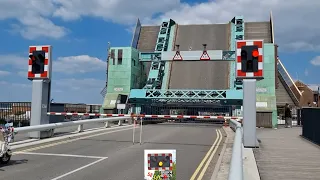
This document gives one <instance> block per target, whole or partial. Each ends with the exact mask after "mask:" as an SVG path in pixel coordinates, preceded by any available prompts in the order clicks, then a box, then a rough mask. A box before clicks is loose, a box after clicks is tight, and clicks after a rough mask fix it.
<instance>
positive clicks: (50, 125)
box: [14, 117, 131, 136]
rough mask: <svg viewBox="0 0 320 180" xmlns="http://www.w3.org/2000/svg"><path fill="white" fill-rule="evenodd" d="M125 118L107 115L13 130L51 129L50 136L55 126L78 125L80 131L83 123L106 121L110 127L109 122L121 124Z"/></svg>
mask: <svg viewBox="0 0 320 180" xmlns="http://www.w3.org/2000/svg"><path fill="white" fill-rule="evenodd" d="M126 119H129V120H130V121H131V118H128V117H109V118H99V119H85V120H78V121H70V122H61V123H52V124H42V125H34V126H26V127H19V128H15V129H14V132H15V133H28V132H35V131H52V134H51V136H53V134H54V129H56V128H62V127H68V126H77V125H78V131H79V132H81V131H83V125H84V124H89V123H98V122H105V123H106V124H105V127H110V124H109V122H113V121H119V125H122V121H123V120H126ZM130 123H131V122H130Z"/></svg>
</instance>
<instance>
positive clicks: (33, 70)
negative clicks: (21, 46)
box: [28, 45, 52, 80]
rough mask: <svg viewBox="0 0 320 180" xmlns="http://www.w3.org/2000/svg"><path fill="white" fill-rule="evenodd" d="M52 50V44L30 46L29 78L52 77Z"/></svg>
mask: <svg viewBox="0 0 320 180" xmlns="http://www.w3.org/2000/svg"><path fill="white" fill-rule="evenodd" d="M51 50H52V47H51V46H50V45H44V46H29V63H28V79H29V80H33V79H45V80H50V79H51V70H52V63H51V53H52V52H51Z"/></svg>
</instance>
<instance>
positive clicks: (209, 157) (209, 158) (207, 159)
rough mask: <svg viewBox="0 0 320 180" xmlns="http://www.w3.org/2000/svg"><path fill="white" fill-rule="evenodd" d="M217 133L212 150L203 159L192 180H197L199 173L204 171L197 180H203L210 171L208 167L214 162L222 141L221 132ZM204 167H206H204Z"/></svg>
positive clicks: (217, 131)
mask: <svg viewBox="0 0 320 180" xmlns="http://www.w3.org/2000/svg"><path fill="white" fill-rule="evenodd" d="M216 133H217V138H216V140H215V141H214V143H213V145H212V146H211V148H210V149H209V151H208V152H207V154H206V156H205V157H204V158H203V159H202V161H201V163H200V164H199V166H198V167H197V169H196V171H195V172H194V173H193V175H192V176H191V178H190V180H195V179H196V177H197V175H198V173H199V171H200V170H201V169H202V171H201V172H200V174H199V176H198V178H197V180H201V179H202V178H203V176H204V174H205V172H206V171H207V169H208V166H209V164H210V162H211V161H212V159H213V157H214V155H215V154H216V152H217V150H218V147H219V145H220V143H221V141H222V133H221V131H220V130H217V129H216ZM205 162H206V164H205V165H204V163H205ZM203 165H204V166H203Z"/></svg>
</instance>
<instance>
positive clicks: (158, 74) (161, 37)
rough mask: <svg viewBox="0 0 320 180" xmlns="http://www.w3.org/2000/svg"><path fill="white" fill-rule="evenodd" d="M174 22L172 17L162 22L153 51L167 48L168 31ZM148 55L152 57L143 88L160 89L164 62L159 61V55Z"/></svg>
mask: <svg viewBox="0 0 320 180" xmlns="http://www.w3.org/2000/svg"><path fill="white" fill-rule="evenodd" d="M174 24H175V22H174V21H173V20H172V19H170V20H167V21H163V22H162V24H161V26H160V31H159V34H158V38H157V43H156V47H155V52H162V51H167V50H168V44H169V38H170V31H171V27H172V26H173V25H174ZM150 57H151V58H153V59H152V62H151V67H150V71H149V76H148V80H147V83H146V85H145V86H144V87H143V89H161V87H162V80H163V76H164V74H165V71H164V70H165V62H163V61H160V60H161V57H160V58H158V56H157V55H155V54H153V56H152V55H151V56H150Z"/></svg>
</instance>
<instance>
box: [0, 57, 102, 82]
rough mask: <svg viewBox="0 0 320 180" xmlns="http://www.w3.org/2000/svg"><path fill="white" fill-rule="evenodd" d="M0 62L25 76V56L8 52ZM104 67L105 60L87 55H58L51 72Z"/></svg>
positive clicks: (84, 70) (26, 64) (82, 71)
mask: <svg viewBox="0 0 320 180" xmlns="http://www.w3.org/2000/svg"><path fill="white" fill-rule="evenodd" d="M0 62H1V63H0V66H8V65H9V66H11V67H12V68H14V69H17V70H20V71H18V75H20V76H21V77H27V70H28V61H27V58H24V57H22V56H17V55H10V54H9V55H0ZM106 67H107V63H106V62H105V61H103V60H101V59H99V58H96V57H91V56H89V55H79V56H67V57H58V58H57V59H56V60H53V72H62V73H65V74H75V73H87V72H94V71H100V70H106ZM0 73H1V71H0ZM0 75H1V74H0Z"/></svg>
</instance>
